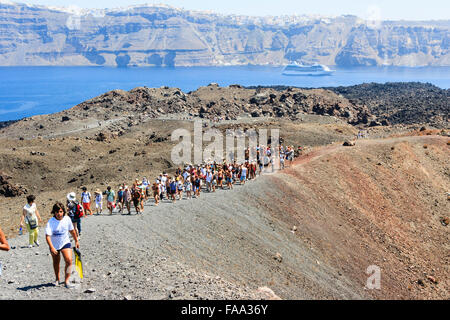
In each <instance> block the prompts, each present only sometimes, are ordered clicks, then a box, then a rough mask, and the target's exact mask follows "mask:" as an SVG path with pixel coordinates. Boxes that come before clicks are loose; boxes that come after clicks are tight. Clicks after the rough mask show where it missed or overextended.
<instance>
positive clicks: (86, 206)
mask: <svg viewBox="0 0 450 320" xmlns="http://www.w3.org/2000/svg"><path fill="white" fill-rule="evenodd" d="M83 210H84V213H87V211H91V203H90V202H83Z"/></svg>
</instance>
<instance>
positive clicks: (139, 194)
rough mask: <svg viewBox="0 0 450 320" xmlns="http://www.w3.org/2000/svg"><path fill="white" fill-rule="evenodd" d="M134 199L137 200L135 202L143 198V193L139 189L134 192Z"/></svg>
mask: <svg viewBox="0 0 450 320" xmlns="http://www.w3.org/2000/svg"><path fill="white" fill-rule="evenodd" d="M133 198H134V199H135V200H139V199H140V198H141V192H140V191H139V189H137V188H136V189H135V190H134V192H133Z"/></svg>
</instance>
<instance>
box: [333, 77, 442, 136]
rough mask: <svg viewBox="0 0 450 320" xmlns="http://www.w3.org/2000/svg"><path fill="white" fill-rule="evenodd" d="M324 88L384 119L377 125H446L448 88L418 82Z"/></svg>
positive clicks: (439, 126) (440, 126)
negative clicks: (365, 107)
mask: <svg viewBox="0 0 450 320" xmlns="http://www.w3.org/2000/svg"><path fill="white" fill-rule="evenodd" d="M328 89H329V90H331V91H333V92H336V93H338V94H341V95H343V96H344V97H345V98H347V99H349V100H350V101H352V102H353V103H354V104H355V105H365V106H367V107H368V109H369V111H370V113H371V114H373V115H374V116H376V117H377V118H378V119H384V120H385V122H381V125H388V124H389V123H390V124H400V123H402V124H419V123H429V124H431V125H433V126H435V127H438V128H445V127H448V123H449V114H450V90H449V89H446V90H445V89H440V88H438V87H436V86H434V85H432V84H428V83H418V82H408V83H403V82H400V83H386V84H378V83H365V84H361V85H356V86H351V87H337V88H328Z"/></svg>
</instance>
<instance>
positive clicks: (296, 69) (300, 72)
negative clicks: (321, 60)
mask: <svg viewBox="0 0 450 320" xmlns="http://www.w3.org/2000/svg"><path fill="white" fill-rule="evenodd" d="M333 72H334V70H330V68H328V67H327V66H324V65H322V64H313V65H309V66H307V65H303V64H299V63H297V62H294V63H291V64H288V65H287V66H286V67H284V69H283V75H285V76H328V75H331V74H332V73H333Z"/></svg>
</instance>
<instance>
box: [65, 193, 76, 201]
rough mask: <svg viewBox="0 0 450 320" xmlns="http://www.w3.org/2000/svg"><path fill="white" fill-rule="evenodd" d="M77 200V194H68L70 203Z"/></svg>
mask: <svg viewBox="0 0 450 320" xmlns="http://www.w3.org/2000/svg"><path fill="white" fill-rule="evenodd" d="M75 199H76V194H75V192H71V193H68V194H67V200H69V201H75Z"/></svg>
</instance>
